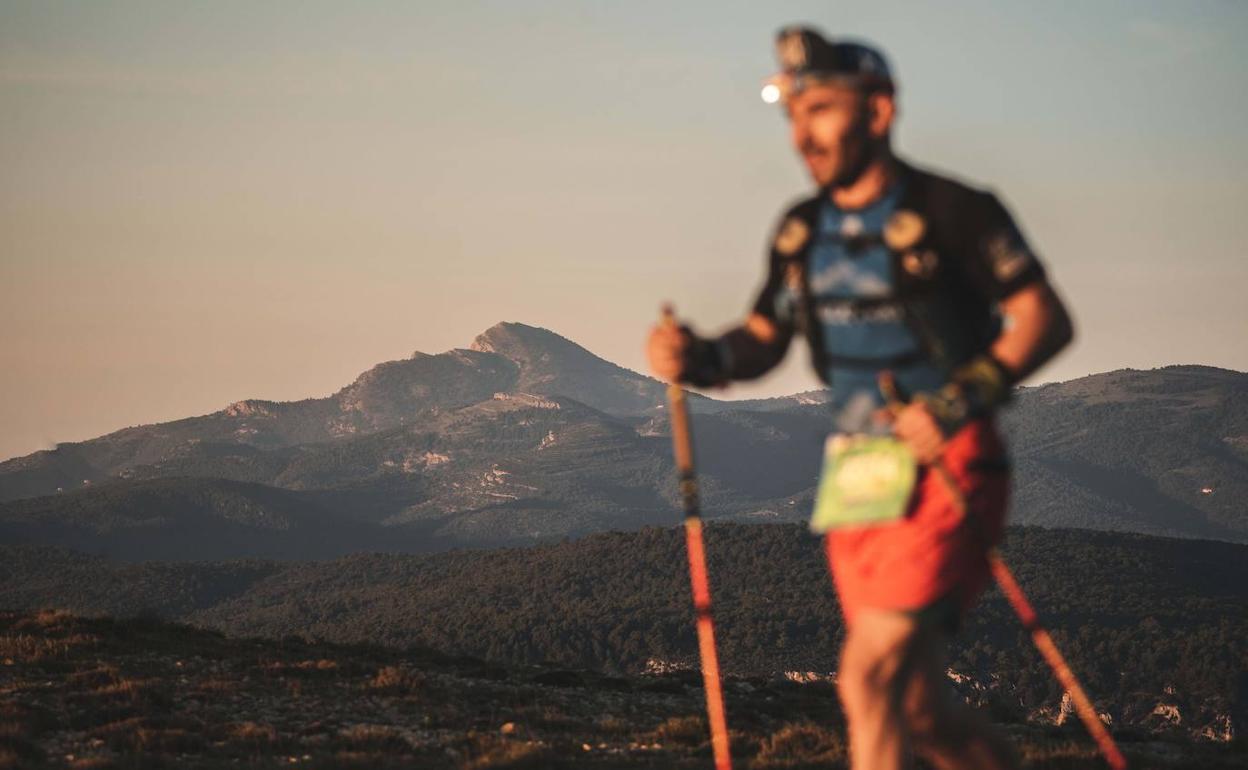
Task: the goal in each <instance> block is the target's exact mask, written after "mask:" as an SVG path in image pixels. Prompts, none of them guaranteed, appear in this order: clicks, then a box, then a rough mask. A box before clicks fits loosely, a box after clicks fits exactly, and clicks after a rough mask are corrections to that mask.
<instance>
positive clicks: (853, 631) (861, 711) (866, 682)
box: [836, 609, 918, 770]
mask: <svg viewBox="0 0 1248 770" xmlns="http://www.w3.org/2000/svg"><path fill="white" fill-rule="evenodd" d="M917 631H918V624H917V622H916V620H915V619H914V618H912V617H911V616H909V615H906V614H904V613H899V612H886V611H881V610H870V609H863V610H861V611H860V612H859V613H858V617H857V618H856V619H855V622H854V625H853V626H852V627H851V628H850V630H849V635H848V636H847V637H846V639H845V646H844V647H843V648H842V650H841V665H840V669H839V671H838V672H837V678H836V681H837V689H838V690H839V692H840V696H841V703H842V704H843V705H844V707H845V716H846V719H847V720H848V722H849V757H850V762H851V767H852V768H853V770H901V768H904V767H905V766H906V765H907V764H908V760H909V749H908V746H907V735H906V724H905V719H904V714H903V711H902V697H903V694H904V691H905V683H906V682H907V681H908V679H909V676H908V672H907V670H906V669H907V661H906V657H907V654H908V653H909V652H910V647H911V645H912V644H913V641H914V639H915V637H916V632H917Z"/></svg>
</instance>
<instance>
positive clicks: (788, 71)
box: [763, 27, 895, 102]
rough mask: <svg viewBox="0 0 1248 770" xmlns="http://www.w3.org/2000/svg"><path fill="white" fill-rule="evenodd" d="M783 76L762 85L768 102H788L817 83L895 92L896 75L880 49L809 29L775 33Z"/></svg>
mask: <svg viewBox="0 0 1248 770" xmlns="http://www.w3.org/2000/svg"><path fill="white" fill-rule="evenodd" d="M776 58H777V59H778V60H779V62H780V70H781V71H780V73H778V74H776V75H773V76H772V77H770V78H768V80H767V83H766V85H764V86H763V100H764V101H766V102H778V101H788V100H789V99H791V98H792V97H793V96H795V95H797V94H798V93H800V92H801V91H802V89H803V88H806V87H807V86H810V85H812V84H814V83H826V82H839V83H844V84H845V85H849V86H852V87H854V88H860V89H863V90H870V91H886V92H888V93H892V92H893V90H894V87H895V86H894V83H893V73H892V70H891V69H890V68H889V66H888V61H887V60H886V59H885V58H884V55H883V54H882V53H880V52H879V51H878V50H877V49H875V48H873V47H871V46H869V45H866V44H864V43H858V42H852V41H842V40H836V41H829V40H828V39H826V38H824V37H823V35H821V34H819V33H818V32H817V31H815V30H813V29H811V28H810V27H785V28H784V29H782V30H780V32H778V33H777V34H776Z"/></svg>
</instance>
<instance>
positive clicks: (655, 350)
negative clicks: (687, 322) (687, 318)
mask: <svg viewBox="0 0 1248 770" xmlns="http://www.w3.org/2000/svg"><path fill="white" fill-rule="evenodd" d="M692 344H693V335H692V334H690V333H689V330H688V329H685V328H683V327H680V326H677V325H676V324H674V323H659V324H655V326H654V328H652V329H651V330H650V339H649V340H648V341H647V343H646V355H647V357H648V358H649V359H650V371H652V372H654V376H656V377H658V378H659V379H661V380H664V381H666V382H677V381H678V380H679V378H680V377H681V375H683V374H684V373H685V361H686V359H687V357H688V355H689V347H690V345H692Z"/></svg>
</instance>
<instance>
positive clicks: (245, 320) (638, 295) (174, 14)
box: [0, 0, 1248, 458]
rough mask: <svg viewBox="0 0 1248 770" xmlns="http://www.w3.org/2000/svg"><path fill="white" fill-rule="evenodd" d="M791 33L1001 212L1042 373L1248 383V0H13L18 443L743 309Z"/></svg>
mask: <svg viewBox="0 0 1248 770" xmlns="http://www.w3.org/2000/svg"><path fill="white" fill-rule="evenodd" d="M794 21H809V22H812V23H815V24H817V25H818V26H821V27H822V28H823V29H825V30H826V31H827V32H828V33H829V34H848V35H855V36H860V37H866V38H869V39H872V40H875V41H877V42H878V43H879V44H880V45H881V46H882V47H883V48H884V49H885V50H886V51H887V53H888V54H889V55H890V57H891V59H892V61H893V65H894V68H895V70H896V71H897V73H898V76H899V80H900V84H901V93H900V104H901V117H900V125H899V131H898V136H897V144H898V146H899V148H900V150H901V151H902V152H903V153H904V154H905V155H907V156H908V157H910V158H912V159H914V160H916V161H918V162H920V163H922V164H926V165H928V166H931V167H935V168H937V169H943V170H946V171H950V172H953V173H956V174H957V175H959V176H962V177H963V178H966V179H970V180H973V181H975V182H977V183H981V184H984V185H988V186H991V187H993V188H995V189H996V190H997V191H998V192H999V193H1000V194H1001V195H1002V196H1003V198H1004V199H1005V200H1006V201H1007V203H1008V205H1009V206H1010V207H1011V208H1012V210H1013V211H1014V212H1015V214H1016V216H1017V218H1018V219H1019V221H1020V222H1021V223H1022V225H1023V228H1024V230H1025V231H1026V233H1027V234H1028V236H1029V238H1030V240H1031V241H1032V244H1033V246H1035V247H1036V249H1037V250H1038V251H1039V252H1040V253H1041V254H1042V255H1043V257H1044V258H1045V261H1046V264H1047V265H1048V267H1049V269H1050V272H1051V274H1052V275H1053V276H1054V278H1055V282H1056V284H1057V286H1058V287H1059V289H1060V291H1061V292H1062V293H1063V295H1064V296H1065V297H1066V299H1067V300H1068V302H1069V304H1070V305H1071V306H1072V308H1073V311H1074V313H1075V315H1076V321H1077V323H1078V325H1079V341H1078V343H1077V345H1076V346H1075V347H1074V348H1073V349H1072V350H1071V351H1069V352H1067V353H1066V354H1065V355H1064V356H1063V357H1062V358H1061V359H1060V360H1059V361H1057V362H1055V363H1054V364H1052V365H1051V366H1050V367H1049V368H1048V369H1046V370H1045V371H1044V372H1042V373H1041V375H1040V376H1039V379H1041V380H1054V379H1068V378H1071V377H1076V376H1080V375H1083V374H1087V373H1090V372H1096V371H1104V370H1108V369H1114V368H1121V367H1126V366H1130V367H1136V368H1148V367H1154V366H1159V365H1164V364H1170V363H1203V364H1213V365H1218V366H1225V367H1230V368H1235V369H1240V370H1245V369H1248V345H1245V344H1244V342H1243V341H1242V340H1241V339H1240V338H1241V335H1243V333H1244V332H1245V331H1246V330H1248V323H1246V321H1248V309H1246V308H1248V301H1246V300H1245V298H1244V292H1245V288H1246V285H1248V267H1245V263H1244V253H1243V252H1244V249H1245V246H1244V244H1246V243H1248V213H1246V212H1248V150H1246V149H1245V136H1248V97H1246V96H1245V94H1248V88H1245V87H1244V83H1245V82H1246V81H1248V78H1246V75H1248V54H1245V47H1244V46H1243V44H1242V39H1241V38H1242V36H1243V34H1244V32H1245V31H1246V30H1248V3H1241V2H1193V3H1169V2H1159V3H1149V2H1139V1H1135V2H1121V3H1034V2H1026V3H1023V2H1020V3H1004V2H1000V0H997V1H996V2H967V3H956V4H955V3H947V2H942V3H924V4H919V3H890V2H881V1H880V0H872V1H871V2H861V3H858V2H819V3H813V2H808V3H782V2H768V3H760V2H723V1H719V2H709V1H707V2H697V3H694V2H682V3H671V2H662V3H659V2H638V1H637V0H633V1H632V2H615V3H606V2H540V3H539V2H521V1H520V0H509V1H508V2H492V3H487V2H467V1H465V0H457V1H456V2H445V3H436V2H431V1H430V0H421V2H416V3H412V2H391V3H380V2H377V3H364V2H360V3H342V2H298V3H295V2H291V3H267V4H261V3H253V2H246V3H241V2H240V3H234V2H220V1H216V2H201V3H184V2H108V3H105V2H87V1H85V0H84V2H80V3H60V2H49V1H48V0H36V1H34V2H28V3H27V2H22V3H16V2H11V1H10V0H0V168H2V169H3V173H2V175H0V328H2V329H3V332H0V458H4V457H9V456H13V455H19V454H24V453H27V452H30V451H33V450H35V449H39V448H44V447H48V446H50V445H51V444H53V443H54V442H58V441H68V440H77V439H83V438H88V437H91V436H95V435H99V434H102V433H104V432H107V431H110V430H114V429H117V428H121V427H125V426H127V425H134V424H140V423H149V422H156V421H162V420H168V419H173V418H177V417H185V416H190V415H194V414H203V413H206V412H211V411H214V410H216V409H219V408H221V407H223V406H225V405H226V404H227V403H230V402H232V401H236V400H239V399H242V398H249V397H255V398H267V399H276V400H290V399H297V398H304V397H309V396H323V395H327V394H329V393H331V392H333V391H334V390H336V389H338V388H339V387H341V386H342V385H345V384H346V383H348V382H349V381H350V380H352V379H353V378H354V377H355V376H356V375H357V374H358V373H359V372H361V371H363V370H365V369H367V368H369V367H370V366H372V365H373V364H375V363H378V362H380V361H383V360H388V359H394V358H402V357H406V356H407V355H409V354H410V353H411V352H412V351H415V350H420V351H425V352H431V353H436V352H440V351H443V350H446V349H449V348H453V347H465V346H467V345H468V344H469V343H470V342H471V341H472V338H473V337H474V336H475V335H476V334H478V333H480V332H481V331H482V330H484V329H485V328H487V327H489V326H491V325H492V324H494V323H495V322H497V321H500V320H514V321H523V322H525V323H529V324H535V325H540V326H545V327H548V328H550V329H553V330H555V331H557V332H559V333H560V334H563V335H564V336H567V337H570V338H572V339H573V340H575V341H577V342H579V343H581V344H583V345H585V346H586V347H588V348H589V349H590V350H593V351H594V352H596V353H598V354H600V355H602V356H604V357H605V358H608V359H610V360H612V361H615V362H618V363H620V364H622V365H624V366H628V367H630V368H634V369H638V370H644V359H643V353H642V339H643V336H644V334H645V330H646V327H647V326H648V324H649V323H650V322H651V321H652V320H653V319H654V317H655V315H656V312H657V308H658V306H659V303H660V301H661V300H663V299H670V300H673V301H674V302H675V303H676V304H677V307H678V309H679V310H680V311H681V312H682V314H684V315H685V316H687V317H688V318H690V319H691V320H693V322H694V323H695V325H697V326H699V327H700V328H702V329H704V330H715V329H719V328H722V327H724V326H725V325H727V324H729V323H731V322H732V321H733V320H734V319H737V318H739V317H741V315H742V314H743V312H744V311H745V308H746V307H747V304H748V302H749V300H750V297H751V295H752V294H753V293H754V291H755V289H756V288H757V286H758V284H759V282H760V280H761V276H762V272H761V271H762V268H763V259H764V257H763V246H764V243H765V239H766V234H767V232H768V230H769V229H770V227H771V225H772V222H773V220H774V218H775V217H776V215H777V213H778V212H779V211H780V210H781V209H782V207H783V206H784V204H785V202H786V201H789V200H791V199H793V198H794V197H796V196H798V195H800V194H802V193H803V192H804V191H805V190H806V189H807V182H806V180H805V178H804V176H803V173H802V171H801V169H800V167H799V166H798V163H797V161H796V159H795V158H794V156H793V154H792V152H791V150H790V149H789V148H788V145H787V129H786V124H785V122H784V120H783V118H782V116H781V115H780V114H779V112H778V110H777V108H775V107H768V106H766V105H764V104H763V103H762V102H761V101H760V100H759V98H758V90H759V86H760V84H761V81H762V79H763V78H764V77H765V76H766V75H768V74H770V73H771V72H772V71H773V69H774V64H773V61H772V56H771V39H772V35H773V33H774V32H775V30H776V29H777V28H778V27H780V26H782V25H784V24H786V23H790V22H794ZM813 382H814V381H813V378H812V377H811V375H809V374H808V373H807V372H806V370H805V368H804V356H801V355H794V356H791V359H790V363H789V364H788V365H787V366H786V367H785V368H784V369H783V370H781V371H780V372H778V373H777V374H775V375H773V376H772V377H771V378H770V379H768V380H766V381H764V382H763V383H761V384H760V385H757V386H754V387H752V388H749V389H746V388H736V389H734V390H732V391H731V392H730V393H729V394H728V395H729V396H730V397H740V396H744V395H759V394H780V393H787V392H793V391H796V390H802V389H806V388H809V387H812V384H813Z"/></svg>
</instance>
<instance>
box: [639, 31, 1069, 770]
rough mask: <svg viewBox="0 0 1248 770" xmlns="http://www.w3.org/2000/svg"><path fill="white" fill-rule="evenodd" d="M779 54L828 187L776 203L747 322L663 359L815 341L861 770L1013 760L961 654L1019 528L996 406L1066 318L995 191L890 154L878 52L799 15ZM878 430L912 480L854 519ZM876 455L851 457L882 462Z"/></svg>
mask: <svg viewBox="0 0 1248 770" xmlns="http://www.w3.org/2000/svg"><path fill="white" fill-rule="evenodd" d="M777 53H778V57H779V60H780V65H781V68H782V71H781V73H780V74H779V75H777V76H775V77H774V78H772V79H771V80H770V81H769V82H768V84H767V87H766V88H765V89H764V92H763V96H764V99H766V100H768V101H774V102H779V103H781V104H782V105H783V107H784V108H785V110H786V112H787V115H788V118H789V121H790V125H791V140H792V143H793V147H794V149H796V150H797V152H798V154H799V155H800V157H801V158H802V160H803V161H804V162H805V165H806V168H807V170H808V172H809V173H810V176H811V178H812V179H813V181H814V182H815V185H816V186H817V188H818V192H817V193H816V194H815V195H814V196H812V197H811V198H809V199H807V200H803V201H800V202H799V203H797V204H796V205H795V206H793V207H792V208H790V209H789V210H788V211H787V212H786V213H785V214H784V215H783V216H782V217H781V219H780V224H779V225H778V227H777V228H776V231H775V236H774V239H773V242H772V248H771V254H770V259H769V269H768V274H767V278H766V281H765V283H764V285H763V288H762V290H761V292H760V293H759V295H758V297H757V299H756V301H755V303H754V305H753V308H752V310H751V312H750V313H749V315H748V316H747V318H746V319H745V321H744V322H743V323H742V324H740V325H739V326H736V327H734V328H732V329H730V330H728V331H727V332H725V333H724V334H721V335H719V336H717V337H712V338H704V337H700V336H698V335H696V334H694V333H693V332H692V331H691V330H690V329H689V328H688V327H683V326H676V325H659V326H656V327H655V328H654V329H653V330H652V331H651V334H650V338H649V341H648V354H649V359H650V364H651V367H652V368H653V370H654V372H655V374H657V375H658V376H659V377H662V378H664V379H668V380H671V381H675V382H682V383H687V384H690V385H694V386H698V387H710V386H718V385H723V384H726V383H728V382H730V381H733V380H747V379H752V378H755V377H758V376H760V375H762V374H763V373H765V372H767V371H768V370H770V369H771V368H773V367H774V366H776V364H778V363H779V362H780V361H781V360H782V359H783V357H784V355H785V352H786V351H787V349H788V346H789V343H790V341H791V340H792V338H793V337H794V336H795V335H801V336H804V337H805V338H806V339H807V341H808V343H809V344H810V346H811V354H812V355H811V357H812V361H813V363H814V365H815V368H816V371H817V373H818V375H819V376H820V378H821V379H822V380H823V381H824V382H825V383H826V384H827V385H828V388H829V395H830V401H831V409H832V414H833V419H834V424H835V429H836V432H837V434H838V435H839V436H840V438H834V439H832V440H830V441H829V453H830V454H829V458H828V459H825V479H824V480H822V481H821V483H820V493H819V497H820V500H819V502H818V503H817V506H816V519H815V521H814V523H815V524H817V525H818V528H819V529H825V528H826V529H827V531H828V534H827V536H826V538H825V541H824V542H825V549H826V553H827V557H828V561H829V566H830V569H831V573H832V579H833V582H834V584H835V587H836V591H837V594H838V597H839V598H840V602H841V608H842V611H843V613H844V616H845V621H846V626H847V629H848V632H847V636H846V640H845V644H844V647H843V649H842V651H841V662H840V669H839V673H838V677H837V684H838V689H839V692H840V696H841V700H842V703H843V704H844V708H845V713H846V716H847V719H848V722H849V742H850V753H851V759H852V763H853V767H854V768H855V770H864V769H865V768H873V769H874V768H888V769H890V770H891V769H893V768H901V767H905V766H907V764H908V761H909V755H910V753H911V752H912V751H913V752H917V753H918V754H920V755H922V756H923V757H924V758H925V759H927V760H928V761H929V762H930V763H932V764H933V765H935V766H936V767H938V768H1011V767H1016V766H1017V760H1016V759H1015V757H1014V754H1013V751H1012V749H1011V748H1010V746H1009V745H1008V743H1007V742H1006V741H1005V740H1004V739H1003V738H1002V737H1001V736H999V735H998V734H997V733H996V732H995V731H994V730H993V729H992V728H991V727H990V726H989V725H988V723H987V721H986V720H984V719H983V718H982V717H980V716H979V715H977V714H975V713H973V712H972V711H970V710H969V709H967V708H966V707H965V706H963V705H962V704H961V703H960V702H959V701H958V700H957V699H956V698H955V697H954V696H953V693H952V691H951V689H950V687H949V684H948V681H947V679H946V677H945V651H946V647H947V645H948V640H949V638H950V636H951V635H952V633H953V632H954V631H955V630H956V628H957V626H958V623H959V621H960V619H961V617H962V616H963V614H964V613H965V612H966V610H967V609H969V607H970V606H971V605H972V604H973V602H974V601H975V599H976V598H977V597H978V595H979V594H980V592H981V591H982V590H983V588H984V586H985V584H986V583H987V581H988V579H989V572H988V560H987V555H988V551H989V549H990V547H991V546H992V545H993V544H995V543H996V542H997V541H998V540H999V539H1000V537H1001V533H1002V529H1003V526H1004V521H1005V509H1006V503H1007V498H1008V481H1009V466H1008V459H1007V457H1006V453H1005V448H1004V446H1003V444H1002V441H1001V439H1000V437H999V435H998V433H997V430H996V426H995V421H994V418H993V415H994V412H995V411H996V409H997V407H999V406H1000V405H1001V404H1002V403H1004V402H1005V401H1006V399H1007V398H1008V396H1009V392H1010V388H1011V386H1012V385H1013V384H1014V383H1016V382H1018V381H1020V380H1022V379H1023V378H1025V377H1027V376H1028V375H1030V374H1031V373H1032V372H1034V371H1035V370H1036V369H1037V368H1039V367H1040V366H1041V365H1043V364H1044V363H1045V362H1047V361H1048V360H1049V359H1050V358H1052V357H1053V355H1054V354H1056V353H1057V352H1058V351H1059V350H1060V349H1061V348H1063V347H1064V346H1065V345H1066V344H1067V343H1069V341H1070V339H1071V334H1072V331H1071V323H1070V320H1069V318H1068V316H1067V314H1066V311H1065V309H1064V307H1063V305H1062V303H1061V301H1060V300H1059V299H1058V298H1057V296H1056V295H1055V293H1054V292H1053V290H1052V288H1051V287H1050V286H1049V284H1048V282H1047V280H1046V277H1045V271H1044V269H1043V268H1042V266H1041V264H1040V262H1039V260H1038V259H1037V258H1036V255H1035V254H1034V253H1033V252H1032V250H1031V249H1030V247H1029V246H1028V245H1027V242H1026V241H1025V239H1024V238H1023V235H1022V233H1021V232H1020V230H1019V228H1018V227H1017V226H1016V225H1015V223H1014V221H1013V220H1012V218H1011V217H1010V215H1009V213H1008V212H1007V211H1006V209H1005V208H1004V207H1003V206H1002V205H1001V203H1000V202H999V201H998V200H997V199H996V197H994V196H993V195H992V194H991V193H988V192H985V191H982V190H977V189H974V188H972V187H968V186H966V185H964V184H962V183H959V182H956V181H953V180H951V179H948V178H946V177H943V176H938V175H936V174H933V173H931V172H928V171H924V170H921V169H919V168H916V167H914V166H912V165H910V164H909V163H907V162H905V161H904V160H902V159H900V158H898V157H897V156H896V155H895V154H894V153H893V150H892V145H891V132H892V125H893V121H894V118H895V117H896V109H897V108H896V86H895V82H894V80H893V76H892V72H891V70H890V68H889V65H888V63H887V61H886V60H885V59H884V57H883V56H882V55H881V54H880V53H879V52H878V51H877V50H875V49H874V48H872V47H870V46H867V45H864V44H861V43H855V42H846V41H829V40H827V39H825V38H824V37H823V36H821V35H820V34H819V33H818V32H816V31H814V30H812V29H809V28H804V27H791V28H787V29H784V30H781V32H780V34H779V36H778V39H777ZM901 401H905V402H906V403H905V405H904V406H903V405H901V403H900V402H901ZM881 434H883V435H884V436H890V435H891V437H895V441H896V442H900V444H902V445H904V446H905V447H906V448H908V450H909V453H908V454H906V453H904V452H903V453H901V455H902V456H903V457H905V458H906V459H905V461H904V462H905V463H909V464H910V467H914V464H915V462H916V461H917V465H918V467H917V473H914V474H912V475H913V478H914V481H913V489H912V491H911V490H910V489H909V488H907V487H900V490H901V494H900V496H897V500H898V504H897V505H896V506H895V511H894V512H892V513H889V512H887V511H885V512H884V513H883V514H882V513H881V510H884V509H887V508H888V506H887V505H883V507H881V505H879V504H875V505H874V506H873V507H869V511H868V513H867V514H862V515H863V518H859V519H854V516H856V515H860V514H861V513H862V512H861V511H857V512H855V511H853V510H850V509H852V508H853V505H852V504H850V503H847V500H850V498H853V497H854V495H855V494H856V492H860V491H861V489H862V488H863V487H864V484H863V483H862V481H861V479H859V481H858V482H855V481H854V480H853V479H848V480H847V479H842V478H840V476H844V475H845V474H846V473H847V472H848V471H845V472H841V471H842V469H848V468H849V467H851V465H852V463H850V462H848V461H847V458H849V457H851V456H852V455H853V453H854V452H859V453H860V454H859V455H858V457H861V452H864V451H875V449H873V447H876V446H877V445H879V444H881V443H883V444H888V443H889V441H890V439H888V438H880V436H881ZM871 436H875V437H876V438H874V439H871V438H863V437H871ZM873 441H874V442H875V443H872V442H873ZM882 456H883V457H885V459H888V456H887V455H880V454H878V453H877V454H876V455H874V456H873V462H872V463H867V464H866V465H864V464H863V463H858V464H857V467H859V468H863V467H868V468H874V469H877V470H878V468H879V467H880V458H881V457H882ZM911 457H912V458H913V460H911V459H910V458H911ZM889 461H890V462H891V460H889ZM886 467H890V468H891V466H886ZM937 470H939V472H936V471H937ZM838 473H839V476H838ZM877 475H878V474H877ZM905 475H906V474H904V473H902V474H893V475H890V476H889V479H891V481H890V483H893V482H896V481H897V479H902V478H904V477H905ZM894 476H895V477H896V478H894ZM950 477H952V480H953V481H954V483H956V484H957V486H958V487H959V488H960V491H961V493H962V495H961V497H962V498H963V499H964V500H965V503H966V515H965V516H963V515H962V514H961V512H960V507H959V506H960V503H961V500H957V499H956V497H957V496H955V495H954V494H952V493H951V490H950V489H949V488H948V487H947V486H946V483H947V482H948V481H949V479H950ZM829 479H831V481H829ZM872 481H878V478H875V477H872ZM838 484H839V485H840V486H838ZM865 486H867V487H869V486H870V484H866V485H865ZM825 487H828V488H831V489H833V492H832V493H828V494H826V495H825ZM891 489H893V491H897V489H898V488H897V487H896V484H895V483H894V487H892V488H891ZM855 490H856V491H855ZM825 497H826V498H827V500H825ZM829 500H830V502H828V501H829ZM876 502H877V503H878V501H876ZM868 519H869V520H871V522H872V523H864V522H865V521H867V520H868Z"/></svg>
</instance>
